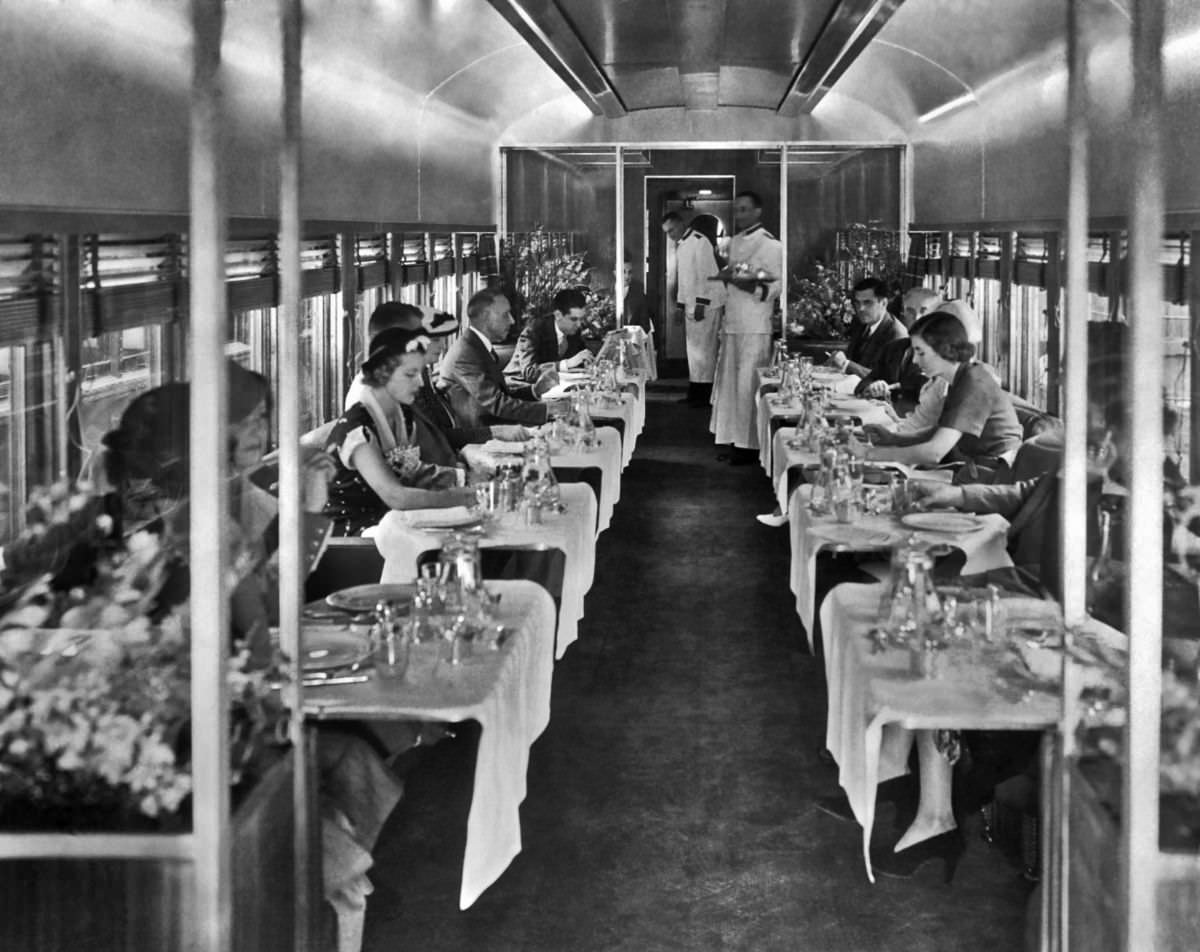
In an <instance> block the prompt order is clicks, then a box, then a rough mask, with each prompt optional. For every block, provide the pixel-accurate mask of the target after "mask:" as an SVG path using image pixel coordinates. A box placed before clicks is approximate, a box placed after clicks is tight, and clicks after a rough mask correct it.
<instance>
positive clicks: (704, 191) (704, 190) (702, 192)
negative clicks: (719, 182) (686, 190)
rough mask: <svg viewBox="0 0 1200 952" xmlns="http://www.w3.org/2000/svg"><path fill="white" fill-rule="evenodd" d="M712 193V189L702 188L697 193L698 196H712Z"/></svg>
mask: <svg viewBox="0 0 1200 952" xmlns="http://www.w3.org/2000/svg"><path fill="white" fill-rule="evenodd" d="M712 193H713V190H712V189H711V188H702V189H699V190H698V191H697V192H696V194H697V195H711V194H712Z"/></svg>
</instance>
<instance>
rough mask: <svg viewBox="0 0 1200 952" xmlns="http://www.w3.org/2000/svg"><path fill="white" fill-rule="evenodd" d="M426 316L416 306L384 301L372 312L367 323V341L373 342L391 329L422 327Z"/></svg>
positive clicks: (401, 302)
mask: <svg viewBox="0 0 1200 952" xmlns="http://www.w3.org/2000/svg"><path fill="white" fill-rule="evenodd" d="M422 317H424V315H423V314H422V313H421V309H420V308H419V307H417V306H416V305H415V304H405V303H404V302H403V301H384V302H383V303H382V304H380V305H379V307H377V308H375V310H373V311H372V312H371V317H370V319H368V321H367V340H371V339H372V338H373V337H374V336H375V335H376V334H378V333H379V332H380V331H386V330H387V329H388V328H389V327H408V328H414V327H420V326H421V318H422Z"/></svg>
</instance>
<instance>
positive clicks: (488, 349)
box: [441, 288, 558, 426]
mask: <svg viewBox="0 0 1200 952" xmlns="http://www.w3.org/2000/svg"><path fill="white" fill-rule="evenodd" d="M511 311H512V306H511V305H510V304H509V302H508V298H506V297H505V296H504V294H503V293H502V292H500V291H497V290H494V289H491V288H485V289H484V290H482V291H478V292H476V293H475V294H474V295H473V296H472V297H471V300H470V301H468V302H467V319H468V320H469V321H470V326H469V327H468V328H467V329H466V331H465V332H464V333H463V335H462V336H461V337H460V338H459V339H458V340H457V341H455V342H454V344H453V346H451V348H450V349H449V350H448V351H447V352H446V356H445V358H444V359H443V361H442V373H441V379H442V382H443V384H444V385H445V387H446V393H447V395H448V396H449V398H450V405H451V406H452V407H453V408H454V416H455V418H456V419H457V420H458V422H459V425H460V426H491V425H492V424H496V423H521V424H524V425H526V426H539V425H540V424H542V423H545V422H546V420H547V419H548V416H549V407H548V406H547V404H545V403H541V402H539V398H540V397H541V395H542V394H543V393H545V392H546V391H547V390H549V389H550V388H551V387H553V386H554V385H555V384H557V383H558V374H557V373H555V372H554V371H549V372H547V373H543V374H542V375H541V376H540V377H539V378H538V379H537V380H536V381H535V382H534V383H532V384H530V383H514V382H510V381H508V380H507V379H505V376H504V371H503V370H502V369H501V367H500V363H499V358H498V357H497V355H496V346H495V345H496V344H498V343H500V342H501V341H502V340H504V338H505V337H507V336H508V332H509V330H510V329H511V328H512V324H513V319H512V313H511Z"/></svg>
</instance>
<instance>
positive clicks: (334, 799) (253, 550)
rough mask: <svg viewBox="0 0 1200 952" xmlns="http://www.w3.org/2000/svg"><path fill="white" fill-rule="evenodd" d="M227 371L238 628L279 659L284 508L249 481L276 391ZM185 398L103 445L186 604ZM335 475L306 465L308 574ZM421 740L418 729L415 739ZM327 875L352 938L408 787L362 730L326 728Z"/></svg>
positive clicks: (176, 595)
mask: <svg viewBox="0 0 1200 952" xmlns="http://www.w3.org/2000/svg"><path fill="white" fill-rule="evenodd" d="M228 374H229V431H228V432H229V460H228V474H229V478H230V492H229V503H230V511H229V514H228V515H229V521H228V523H227V527H228V529H229V534H230V543H231V546H232V553H231V559H230V561H231V563H232V565H231V568H232V569H233V571H234V572H235V573H236V575H237V578H238V581H237V584H236V586H235V587H234V590H233V592H232V595H231V629H232V632H233V635H234V637H235V639H237V640H239V641H241V642H243V643H245V644H248V645H249V647H250V649H251V656H252V657H253V658H258V659H260V660H261V661H262V663H264V664H265V663H267V662H268V661H270V660H271V651H272V649H271V644H270V637H269V627H270V625H271V624H273V623H274V622H275V621H277V618H278V604H279V598H278V584H277V583H278V567H277V563H276V562H275V560H274V555H275V550H276V548H277V544H278V538H279V533H278V502H277V500H276V499H275V497H274V496H272V495H271V494H270V493H268V492H266V491H265V490H263V489H261V488H259V487H258V486H256V485H255V484H254V483H253V482H252V481H251V480H250V479H248V478H247V477H248V476H249V474H250V473H251V472H252V471H253V470H255V469H256V468H258V467H259V466H260V465H261V463H262V459H263V455H264V454H265V453H266V451H267V450H268V449H269V443H268V434H269V424H268V420H269V407H270V393H269V387H268V384H267V380H266V378H265V377H263V376H262V375H261V374H258V373H254V372H252V371H249V370H245V369H243V368H241V367H240V366H238V365H237V364H235V363H232V362H231V363H230V364H229V365H228ZM188 400H189V390H188V385H187V384H183V383H172V384H166V385H164V386H162V387H157V388H155V389H154V390H151V391H149V392H147V393H145V394H143V395H141V396H140V397H138V398H137V399H136V400H135V401H134V402H133V403H132V404H131V405H130V406H129V407H128V408H127V409H126V411H125V413H124V414H123V415H122V417H121V423H120V426H119V427H118V428H117V429H116V430H114V431H112V432H111V433H109V434H108V435H107V436H106V437H105V438H104V445H105V447H106V453H105V457H104V469H105V472H106V474H107V479H108V483H109V486H108V487H107V488H108V489H109V492H110V494H111V496H112V497H115V498H117V499H119V500H120V501H121V504H122V505H121V507H120V508H121V510H122V515H123V518H124V522H125V528H126V529H127V530H131V529H134V528H139V527H143V526H145V527H148V528H152V529H161V531H162V532H163V534H164V538H165V539H166V541H167V544H168V546H169V547H170V548H171V549H172V550H173V551H174V553H175V556H176V562H175V565H174V571H172V572H171V573H170V574H169V576H168V580H167V582H166V583H165V584H164V586H163V589H162V591H161V592H160V596H159V601H160V604H161V603H166V604H176V603H180V602H182V601H183V600H185V599H186V598H187V597H188V592H187V582H188V574H187V563H186V556H187V551H188V549H187V538H188V492H187V488H188V487H187V478H188V457H189V450H188V417H189V403H188ZM332 471H333V464H332V461H330V460H329V458H328V457H327V456H325V455H324V454H323V453H318V454H314V455H312V456H310V457H309V459H308V461H307V462H306V465H305V469H304V473H303V479H302V492H303V509H304V512H305V516H304V518H305V528H304V533H305V545H306V550H307V555H308V560H307V564H306V565H304V566H303V571H304V572H305V573H307V571H308V570H309V568H311V565H312V563H313V562H314V561H315V560H316V557H317V556H318V555H319V553H320V547H321V543H322V542H323V541H324V538H325V536H326V534H327V533H328V529H329V521H328V519H326V518H325V517H324V516H323V515H321V512H322V510H323V509H324V507H325V503H326V484H327V481H328V477H329V475H330V474H331V473H332ZM413 738H416V739H418V740H419V738H420V729H419V725H415V724H414V725H411V726H410V739H409V742H408V744H407V745H406V746H412V744H413ZM317 768H318V772H319V778H320V793H321V801H322V803H321V813H322V820H323V825H322V843H323V848H324V863H323V878H324V886H325V896H326V898H327V899H328V901H329V902H330V903H331V904H332V905H333V907H334V909H335V911H336V912H337V914H338V917H339V929H340V930H341V931H342V932H343V934H345V935H353V934H356V932H357V930H358V929H359V928H361V926H360V922H359V920H360V919H361V915H362V910H363V906H364V902H365V896H366V895H367V894H369V893H370V892H371V889H372V887H371V884H370V882H369V881H368V880H367V878H366V875H365V874H366V871H367V870H368V869H369V868H370V866H371V857H370V852H371V850H372V848H373V847H374V844H375V840H376V838H377V837H378V834H379V831H380V830H381V829H382V827H383V823H384V821H385V820H386V819H387V817H388V816H389V814H390V813H391V812H392V810H393V809H394V807H395V806H396V804H397V803H398V802H399V801H400V799H401V796H402V794H403V790H404V784H403V782H402V781H401V780H400V779H399V778H398V777H397V776H396V775H395V774H393V773H392V772H391V771H390V770H389V769H388V768H387V766H386V765H385V764H384V763H383V761H382V759H381V758H380V756H379V754H378V753H377V752H376V749H375V744H374V743H373V742H372V741H370V740H368V739H367V738H366V737H365V736H364V732H363V730H362V729H361V725H346V726H344V727H329V726H326V725H322V726H321V727H320V728H319V730H318V743H317Z"/></svg>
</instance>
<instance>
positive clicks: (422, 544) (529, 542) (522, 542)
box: [363, 483, 597, 658]
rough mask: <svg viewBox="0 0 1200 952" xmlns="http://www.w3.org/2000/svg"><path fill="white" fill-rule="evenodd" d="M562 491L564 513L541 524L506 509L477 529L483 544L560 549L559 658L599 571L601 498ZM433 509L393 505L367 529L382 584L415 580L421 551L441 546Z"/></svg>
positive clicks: (576, 488) (574, 489)
mask: <svg viewBox="0 0 1200 952" xmlns="http://www.w3.org/2000/svg"><path fill="white" fill-rule="evenodd" d="M559 494H560V498H561V500H562V509H561V511H559V512H547V513H545V514H544V515H543V517H542V521H541V522H540V523H536V524H527V521H526V519H525V516H524V514H523V513H521V512H519V511H514V512H505V513H498V514H495V515H493V516H491V517H489V518H487V519H485V520H484V524H483V525H482V526H480V527H479V528H478V529H476V530H474V531H476V532H478V533H480V535H479V546H480V548H488V547H493V546H494V547H501V548H528V547H537V546H541V547H546V548H556V549H559V550H561V551H562V553H563V555H564V556H565V557H566V570H565V572H564V576H563V590H562V600H561V604H560V605H559V618H558V637H557V639H556V642H555V644H556V648H555V651H556V656H557V657H559V658H561V657H562V656H563V654H564V653H565V651H566V650H567V648H568V647H570V645H572V644H573V643H574V642H575V641H576V640H578V638H579V622H580V620H581V619H582V618H583V603H584V596H585V595H587V593H588V591H589V590H590V589H591V587H592V580H593V577H594V575H595V568H596V512H597V500H596V495H595V493H593V492H592V489H591V487H590V486H588V485H586V484H585V483H562V484H560V485H559ZM430 512H432V510H419V511H418V512H417V514H414V513H411V512H402V511H400V510H395V509H393V510H392V511H391V512H389V513H388V514H387V515H385V516H384V517H383V519H382V520H380V522H379V524H378V525H377V526H374V527H372V528H371V529H368V530H367V531H366V532H364V533H363V535H364V536H367V537H368V538H371V539H373V540H374V542H375V547H376V548H377V549H378V550H379V554H380V555H381V556H383V572H382V574H381V577H380V581H381V582H383V583H393V582H411V581H412V580H413V579H415V578H416V575H417V559H418V558H419V557H420V555H421V554H422V553H424V552H428V551H431V550H433V549H438V548H440V547H441V544H442V541H443V539H444V538H445V536H446V530H444V529H441V528H436V527H431V526H430V525H429V522H428V520H427V519H426V518H425V516H426V515H427V514H428V513H430ZM417 515H419V516H420V518H417Z"/></svg>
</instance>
